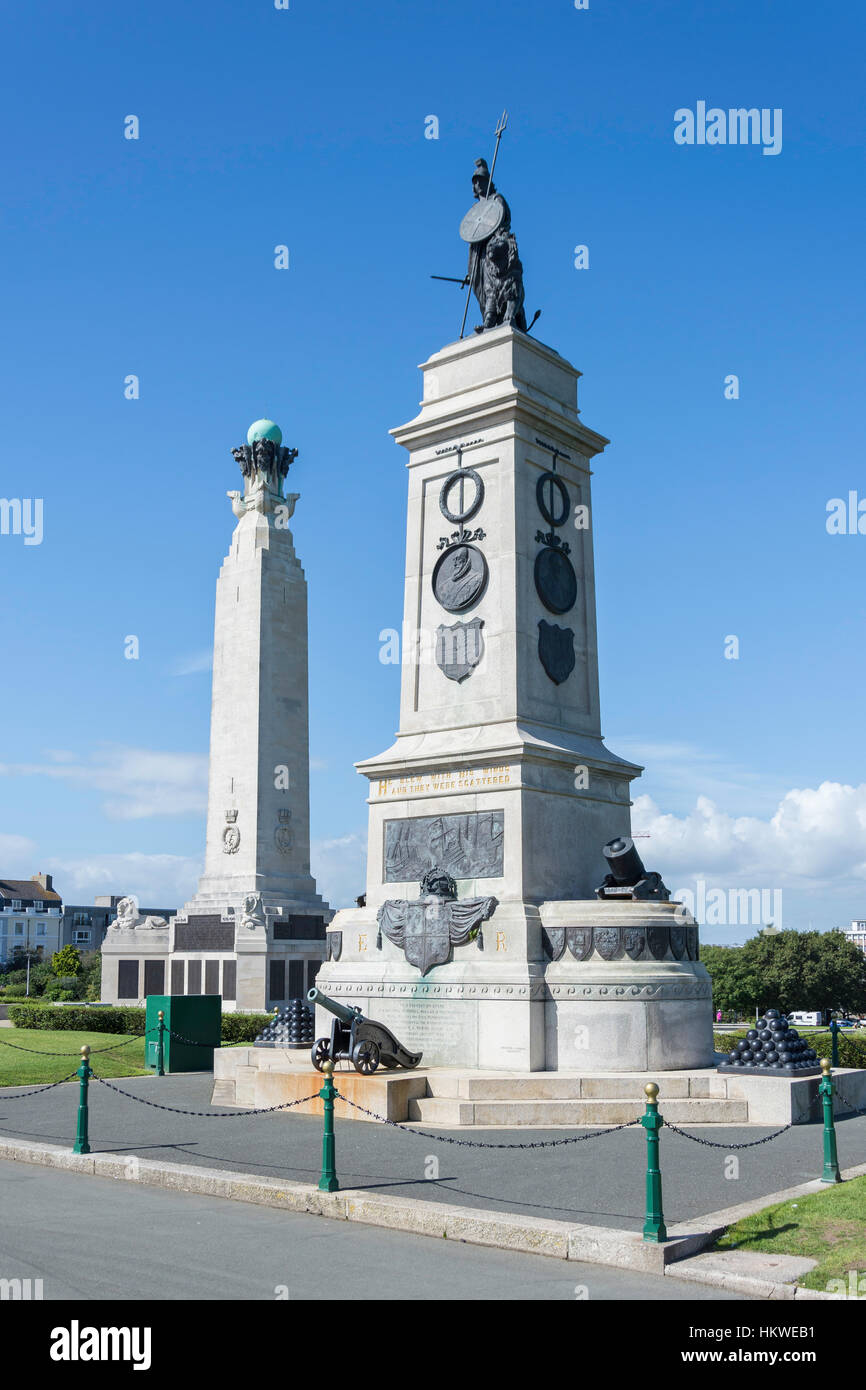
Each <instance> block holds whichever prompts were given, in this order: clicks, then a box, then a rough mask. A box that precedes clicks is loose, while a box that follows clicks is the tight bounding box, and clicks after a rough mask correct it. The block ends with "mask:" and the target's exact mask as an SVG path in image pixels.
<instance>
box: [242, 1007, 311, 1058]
mask: <svg viewBox="0 0 866 1390" xmlns="http://www.w3.org/2000/svg"><path fill="white" fill-rule="evenodd" d="M314 1025H315V1020H314V1017H313V1011H312V1009H311V1008H310V1007H309V1005H308V1004H306V1003H304V1001H303V999H293V1000H292V1001H291V1003H290V1004H289V1005H288V1006H287V1007H286V1008H283V1009H280V1011H279V1013H278V1014H275V1015H274V1018H273V1020H272V1022H270V1023H268V1024H266V1025H265V1027H264V1028H263V1029H262V1031H261V1033H259V1036H258V1037H257V1038H256V1040H255V1042H254V1043H253V1046H254V1047H304V1048H309V1047H311V1046H312V1043H313V1033H314V1031H315V1026H314Z"/></svg>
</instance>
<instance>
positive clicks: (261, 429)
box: [247, 420, 283, 444]
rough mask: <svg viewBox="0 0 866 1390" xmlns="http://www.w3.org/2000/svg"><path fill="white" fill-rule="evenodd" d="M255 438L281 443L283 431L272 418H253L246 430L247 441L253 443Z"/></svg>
mask: <svg viewBox="0 0 866 1390" xmlns="http://www.w3.org/2000/svg"><path fill="white" fill-rule="evenodd" d="M257 439H270V440H271V441H272V442H273V443H274V444H282V442H283V432H282V430H281V429H280V427H279V425H275V424H274V422H273V420H254V421H253V423H252V424H251V425H250V427H249V429H248V430H247V443H248V444H255V442H256V440H257Z"/></svg>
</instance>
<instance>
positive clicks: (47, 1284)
mask: <svg viewBox="0 0 866 1390" xmlns="http://www.w3.org/2000/svg"><path fill="white" fill-rule="evenodd" d="M0 1279H31V1280H32V1279H41V1280H42V1281H43V1282H42V1296H43V1298H44V1299H46V1300H69V1301H73V1300H74V1301H75V1305H76V1306H77V1307H78V1308H79V1309H80V1310H81V1311H82V1312H83V1310H84V1309H85V1308H86V1307H88V1306H89V1304H90V1303H98V1302H100V1301H103V1300H106V1299H108V1300H113V1299H124V1300H129V1299H134V1300H144V1301H149V1300H190V1299H220V1300H232V1301H243V1300H254V1299H257V1300H275V1301H277V1302H280V1301H284V1300H285V1301H293V1302H297V1301H301V1300H307V1299H315V1300H317V1301H319V1302H321V1301H322V1300H323V1299H326V1300H327V1305H328V1307H329V1308H333V1307H334V1306H335V1304H336V1303H338V1302H339V1301H341V1300H345V1301H351V1302H357V1301H358V1300H377V1301H378V1300H381V1299H388V1300H399V1301H404V1302H406V1301H408V1302H413V1301H419V1300H423V1301H435V1300H452V1299H455V1300H456V1299H459V1300H460V1301H471V1300H485V1301H486V1300H489V1299H493V1300H496V1301H504V1300H509V1299H510V1300H521V1301H524V1300H526V1301H530V1300H533V1301H534V1300H544V1301H551V1300H556V1301H571V1302H575V1301H576V1302H578V1303H581V1302H584V1301H586V1300H588V1301H589V1302H590V1303H591V1302H592V1301H598V1300H599V1299H606V1300H616V1301H623V1300H625V1301H638V1300H647V1299H649V1300H652V1301H659V1300H666V1301H668V1300H672V1301H677V1302H681V1301H689V1302H691V1301H692V1300H695V1299H700V1300H701V1301H712V1302H716V1301H718V1300H719V1299H723V1300H731V1299H736V1298H737V1296H736V1295H733V1294H729V1293H726V1292H724V1291H723V1290H721V1289H716V1288H709V1287H702V1286H701V1285H694V1284H687V1283H681V1282H679V1281H678V1280H676V1279H672V1278H670V1277H665V1276H662V1275H647V1274H634V1273H632V1272H631V1271H629V1270H621V1269H610V1268H605V1267H604V1266H602V1265H588V1264H582V1263H579V1262H574V1263H572V1262H571V1261H568V1262H566V1261H565V1260H553V1259H544V1258H540V1257H539V1256H537V1255H520V1254H514V1253H512V1252H511V1251H508V1250H492V1249H487V1248H485V1247H483V1246H477V1245H464V1244H461V1243H460V1242H457V1241H445V1240H434V1239H432V1238H431V1237H429V1236H416V1235H406V1234H404V1233H403V1232H401V1231H390V1230H382V1229H380V1228H379V1227H376V1226H361V1225H357V1224H355V1223H354V1222H348V1221H329V1220H327V1219H326V1218H325V1217H321V1216H308V1215H306V1214H303V1213H298V1212H284V1211H275V1210H273V1209H272V1208H269V1207H257V1206H250V1205H247V1204H246V1203H242V1202H227V1201H221V1200H220V1199H219V1198H213V1197H200V1196H195V1195H192V1194H189V1193H183V1192H169V1191H165V1190H163V1189H161V1188H148V1187H138V1186H136V1185H135V1184H133V1183H119V1182H114V1181H112V1180H111V1179H109V1178H94V1177H90V1176H87V1175H85V1174H78V1173H65V1172H59V1171H57V1170H55V1169H47V1168H40V1167H38V1166H36V1165H33V1164H29V1163H10V1162H2V1161H0ZM738 1301H739V1300H738Z"/></svg>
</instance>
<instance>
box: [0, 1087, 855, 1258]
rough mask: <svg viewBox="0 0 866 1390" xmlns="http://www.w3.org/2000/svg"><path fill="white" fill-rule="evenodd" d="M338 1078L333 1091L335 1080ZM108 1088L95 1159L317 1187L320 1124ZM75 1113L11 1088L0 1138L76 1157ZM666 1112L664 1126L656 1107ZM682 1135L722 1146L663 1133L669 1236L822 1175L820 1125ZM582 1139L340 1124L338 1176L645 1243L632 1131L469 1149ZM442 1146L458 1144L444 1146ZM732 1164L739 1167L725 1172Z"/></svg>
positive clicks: (173, 1090) (845, 1149)
mask: <svg viewBox="0 0 866 1390" xmlns="http://www.w3.org/2000/svg"><path fill="white" fill-rule="evenodd" d="M336 1079H337V1083H338V1085H339V1076H338V1077H337V1078H336ZM113 1084H116V1085H119V1086H121V1087H122V1088H123V1090H124V1091H127V1092H129V1093H131V1095H134V1096H136V1097H138V1099H137V1100H134V1099H129V1098H128V1097H127V1096H122V1095H118V1094H116V1093H115V1092H113V1091H110V1090H108V1089H107V1088H106V1087H104V1086H102V1085H100V1084H99V1083H98V1082H96V1081H92V1082H91V1085H90V1092H91V1104H90V1143H91V1147H92V1150H93V1152H94V1153H116V1154H138V1155H140V1156H141V1157H147V1158H154V1159H158V1160H160V1161H163V1162H165V1161H168V1162H171V1161H175V1162H179V1163H194V1164H197V1165H200V1166H203V1167H216V1168H228V1169H232V1170H234V1171H236V1172H246V1173H253V1174H257V1175H262V1176H268V1177H278V1178H279V1177H283V1178H287V1179H291V1180H294V1181H297V1182H317V1181H318V1177H319V1173H320V1163H321V1149H322V1142H321V1137H322V1122H321V1120H320V1119H319V1118H318V1117H316V1116H313V1115H300V1114H297V1113H292V1112H291V1111H289V1112H287V1113H285V1112H284V1113H281V1114H280V1113H278V1114H273V1115H250V1114H248V1113H245V1112H241V1113H240V1114H239V1115H238V1114H236V1113H235V1114H232V1113H231V1112H229V1113H227V1112H226V1110H225V1109H223V1108H219V1107H217V1108H213V1107H211V1106H210V1094H211V1087H212V1078H211V1076H210V1075H208V1074H206V1073H200V1074H186V1075H175V1076H165V1077H159V1078H158V1077H152V1076H147V1077H132V1078H129V1077H127V1078H124V1079H123V1080H121V1081H119V1082H117V1083H113ZM143 1099H147V1100H151V1101H156V1102H158V1103H160V1104H163V1105H167V1106H172V1107H176V1108H177V1109H180V1110H183V1111H203V1112H206V1117H204V1118H201V1117H199V1116H198V1115H195V1114H175V1113H172V1112H170V1111H166V1110H160V1109H154V1108H153V1107H152V1106H150V1105H143V1104H141V1103H140V1102H141V1100H143ZM77 1105H78V1084H77V1082H73V1083H71V1084H69V1083H67V1084H65V1085H62V1086H58V1087H55V1088H54V1089H53V1090H48V1091H43V1092H41V1093H39V1094H33V1095H25V1096H24V1097H23V1098H22V1097H21V1096H20V1095H19V1096H18V1098H14V1090H13V1088H9V1089H7V1090H0V1135H4V1136H6V1137H10V1138H18V1139H31V1140H37V1141H41V1142H46V1143H52V1144H62V1145H68V1146H69V1147H70V1148H71V1147H72V1142H73V1139H74V1134H75V1120H76V1110H77ZM637 1109H639V1107H636V1110H637ZM661 1111H662V1114H664V1105H662V1107H661ZM339 1113H340V1102H337V1115H338V1116H339ZM688 1130H689V1133H691V1134H693V1135H695V1136H697V1137H699V1138H700V1139H702V1140H704V1141H709V1142H710V1143H712V1144H714V1145H719V1146H720V1147H717V1148H715V1147H714V1148H711V1147H707V1144H706V1142H705V1143H704V1144H698V1143H695V1142H693V1141H690V1140H689V1139H686V1138H684V1137H682V1136H680V1135H678V1134H674V1133H673V1132H672V1131H670V1130H662V1134H661V1146H660V1149H661V1170H662V1180H663V1192H664V1208H665V1217H666V1219H667V1223H668V1225H669V1226H671V1225H673V1224H674V1223H676V1222H680V1221H688V1220H690V1219H691V1218H694V1217H699V1216H701V1215H702V1214H704V1213H706V1212H710V1211H717V1210H719V1209H720V1208H724V1207H730V1206H734V1205H736V1204H738V1203H740V1202H745V1201H750V1200H752V1199H753V1198H757V1197H762V1196H765V1195H766V1196H769V1195H771V1194H772V1193H774V1192H776V1191H778V1190H779V1189H781V1188H785V1187H790V1186H793V1185H795V1184H797V1183H802V1182H808V1181H810V1180H811V1179H815V1178H819V1177H820V1176H821V1167H822V1158H823V1149H822V1131H821V1126H820V1124H818V1123H815V1124H810V1125H797V1126H795V1127H794V1128H792V1129H789V1130H787V1131H786V1132H785V1133H783V1134H781V1135H780V1136H779V1137H778V1138H774V1139H770V1140H769V1142H767V1143H764V1144H760V1145H758V1146H757V1147H753V1148H749V1149H745V1150H742V1151H740V1152H736V1151H735V1150H733V1149H732V1147H731V1146H732V1145H733V1144H735V1143H738V1142H739V1143H748V1142H752V1141H754V1140H755V1139H760V1138H762V1137H764V1136H766V1135H770V1134H772V1133H773V1130H772V1129H764V1128H757V1127H755V1126H720V1125H698V1126H690V1127H688ZM589 1132H590V1131H587V1130H562V1129H556V1130H547V1131H540V1130H527V1129H510V1130H504V1129H483V1130H453V1129H452V1130H448V1129H442V1130H435V1131H434V1130H428V1131H427V1133H426V1134H425V1135H420V1134H418V1133H416V1132H415V1131H414V1130H413V1129H412V1128H406V1127H403V1126H400V1127H395V1126H391V1125H382V1124H377V1123H371V1122H361V1121H357V1120H341V1119H339V1118H338V1119H337V1123H336V1150H337V1173H338V1176H339V1179H340V1185H341V1186H342V1187H344V1188H346V1187H352V1188H362V1189H365V1190H367V1191H370V1192H377V1191H381V1192H389V1193H392V1194H394V1195H397V1196H402V1197H415V1198H418V1199H420V1200H423V1201H428V1202H431V1201H432V1202H436V1201H442V1202H449V1203H453V1204H456V1205H460V1206H470V1207H482V1208H487V1209H490V1210H495V1211H510V1212H516V1213H520V1214H526V1215H535V1216H544V1217H548V1218H553V1219H556V1220H561V1221H574V1222H581V1223H588V1224H595V1225H603V1226H613V1227H617V1228H619V1229H622V1230H630V1231H638V1230H640V1229H641V1226H642V1224H643V1216H644V1206H643V1204H644V1181H645V1172H646V1167H645V1165H646V1141H645V1136H644V1131H643V1129H642V1128H640V1127H639V1126H636V1127H634V1128H631V1129H626V1130H620V1131H618V1132H612V1133H609V1134H604V1133H602V1134H601V1135H599V1136H597V1137H596V1136H593V1137H591V1138H587V1139H581V1141H580V1142H579V1143H575V1144H568V1145H562V1146H560V1147H556V1148H549V1149H535V1150H526V1149H513V1150H502V1149H495V1148H473V1147H469V1146H468V1145H467V1144H466V1141H470V1142H472V1143H479V1142H480V1143H482V1144H487V1145H492V1144H527V1143H529V1142H531V1141H533V1140H539V1139H560V1140H561V1139H562V1138H564V1137H566V1136H569V1135H573V1136H577V1135H586V1134H588V1133H589ZM837 1135H838V1147H839V1160H840V1163H841V1164H842V1166H843V1168H844V1167H850V1166H853V1165H855V1164H858V1163H866V1117H861V1118H857V1119H847V1120H839V1121H837ZM448 1138H454V1139H457V1140H459V1141H461V1142H460V1144H458V1145H452V1144H449V1143H447V1142H446V1140H447V1139H448ZM732 1154H733V1155H734V1156H735V1158H736V1160H737V1162H736V1163H735V1164H732V1163H731V1162H730V1161H729V1160H730V1156H731V1155H732ZM94 1181H95V1179H94Z"/></svg>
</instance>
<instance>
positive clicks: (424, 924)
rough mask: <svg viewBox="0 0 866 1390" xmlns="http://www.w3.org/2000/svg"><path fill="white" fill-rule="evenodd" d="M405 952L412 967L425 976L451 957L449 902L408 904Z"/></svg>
mask: <svg viewBox="0 0 866 1390" xmlns="http://www.w3.org/2000/svg"><path fill="white" fill-rule="evenodd" d="M407 907H408V911H407V913H406V941H405V946H404V950H405V952H406V959H407V961H408V962H409V964H410V965H416V966H417V967H418V969H419V970H420V971H421V974H422V975H426V974H427V971H428V970H432V968H433V966H434V965H444V964H445V962H446V961H447V960H448V959H449V958H450V956H451V931H450V926H451V918H450V914H449V911H448V904H447V902H443V901H438V902H432V903H425V902H417V903H412V902H410V903H408V904H407Z"/></svg>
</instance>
